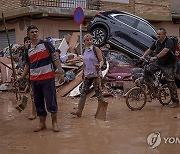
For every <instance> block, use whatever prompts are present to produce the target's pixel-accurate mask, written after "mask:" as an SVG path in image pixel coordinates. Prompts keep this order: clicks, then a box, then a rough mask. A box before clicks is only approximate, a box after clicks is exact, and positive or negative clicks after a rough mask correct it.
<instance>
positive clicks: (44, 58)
mask: <svg viewBox="0 0 180 154" xmlns="http://www.w3.org/2000/svg"><path fill="white" fill-rule="evenodd" d="M38 32H39V31H38V28H37V27H36V26H35V25H31V26H29V27H28V28H27V35H28V36H29V38H30V40H31V41H32V43H31V46H30V48H29V49H28V50H27V52H26V54H25V55H26V56H25V61H26V62H25V67H24V71H23V75H22V78H25V76H26V75H27V74H28V72H30V81H31V86H32V90H33V94H34V102H35V106H36V112H37V116H39V119H40V122H39V126H38V127H37V129H35V130H34V132H38V131H41V130H44V129H46V124H45V122H46V116H47V111H48V112H50V113H51V117H52V126H53V131H54V132H58V131H59V129H58V125H57V111H58V107H57V99H56V88H55V74H54V70H53V69H54V67H53V65H55V67H56V68H57V70H58V71H57V72H58V74H59V76H60V77H61V79H62V80H63V76H64V72H63V70H62V67H61V64H60V60H59V53H58V52H56V51H55V48H54V46H53V45H52V44H51V43H50V42H45V41H43V40H40V39H39V36H38ZM45 106H46V107H45ZM46 109H47V111H46Z"/></svg>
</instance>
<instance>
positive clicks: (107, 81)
mask: <svg viewBox="0 0 180 154" xmlns="http://www.w3.org/2000/svg"><path fill="white" fill-rule="evenodd" d="M46 40H48V41H50V42H51V43H52V44H53V45H54V47H55V49H56V50H57V51H58V52H59V54H60V61H61V64H62V68H63V70H64V72H65V73H64V78H65V80H64V81H63V82H61V83H60V82H59V79H58V76H56V80H55V81H56V88H57V95H58V96H61V97H64V96H72V97H74V96H79V95H80V91H81V87H82V84H83V83H82V76H83V71H82V66H83V61H82V55H81V50H80V43H79V42H78V40H79V32H74V33H72V35H70V34H68V35H65V36H64V38H60V39H59V38H58V39H57V38H51V37H47V38H46ZM22 47H23V45H19V44H14V45H12V52H13V53H12V55H13V62H14V64H15V72H16V78H18V77H20V76H21V74H22V71H23V61H22V53H23V50H22ZM109 48H110V47H109V46H108V45H106V46H104V47H103V48H101V50H102V52H103V56H104V57H105V59H106V64H105V65H106V69H105V70H103V76H104V79H103V83H104V84H103V85H104V86H103V87H104V88H103V91H104V92H103V95H104V96H112V97H113V96H119V95H121V96H122V95H123V94H124V92H126V91H127V90H128V89H129V88H130V87H132V86H133V85H132V79H131V69H132V68H134V64H133V61H132V59H131V58H130V57H128V56H127V55H125V54H123V53H122V52H120V51H116V50H110V49H109ZM12 81H13V78H12V66H11V60H10V53H9V48H8V47H7V48H4V49H3V50H2V51H1V52H0V91H8V92H9V91H13V90H14V84H13V82H12ZM17 87H18V91H19V92H24V93H28V92H29V83H28V78H27V80H24V81H21V82H20V83H18V84H17ZM92 89H93V87H92ZM89 93H90V94H89V95H90V96H91V97H93V96H94V93H93V90H92V91H90V92H89Z"/></svg>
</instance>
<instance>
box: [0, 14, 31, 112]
mask: <svg viewBox="0 0 180 154" xmlns="http://www.w3.org/2000/svg"><path fill="white" fill-rule="evenodd" d="M2 18H3V23H4V28H5V31H6V36H7V40H8V47H9V53H10V59H11V65H12V75H13V83H15V82H16V81H17V78H16V71H15V67H14V63H13V56H12V48H11V45H10V39H9V33H8V29H7V26H6V21H5V17H4V14H3V13H2ZM14 88H15V94H16V101H17V107H16V109H17V110H18V111H19V112H21V111H22V110H24V109H25V108H26V105H27V101H28V97H27V96H25V95H23V97H22V98H21V97H20V98H18V90H17V87H16V84H14Z"/></svg>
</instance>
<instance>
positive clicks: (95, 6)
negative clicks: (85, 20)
mask: <svg viewBox="0 0 180 154" xmlns="http://www.w3.org/2000/svg"><path fill="white" fill-rule="evenodd" d="M30 5H35V6H45V7H59V8H67V9H68V8H76V7H82V8H84V9H88V10H100V0H21V6H22V7H26V6H30Z"/></svg>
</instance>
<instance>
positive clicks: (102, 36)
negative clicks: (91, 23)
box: [91, 28, 107, 47]
mask: <svg viewBox="0 0 180 154" xmlns="http://www.w3.org/2000/svg"><path fill="white" fill-rule="evenodd" d="M91 34H92V36H93V43H94V45H96V46H98V47H101V46H103V45H105V44H106V38H107V32H106V30H105V29H104V28H95V29H93V31H92V32H91Z"/></svg>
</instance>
